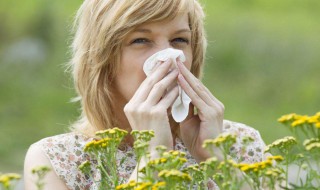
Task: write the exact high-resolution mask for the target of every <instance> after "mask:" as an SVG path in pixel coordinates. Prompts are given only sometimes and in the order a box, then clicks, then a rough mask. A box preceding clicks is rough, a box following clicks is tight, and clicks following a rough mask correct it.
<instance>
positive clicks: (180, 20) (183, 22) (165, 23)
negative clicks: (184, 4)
mask: <svg viewBox="0 0 320 190" xmlns="http://www.w3.org/2000/svg"><path fill="white" fill-rule="evenodd" d="M165 27H170V28H175V29H177V30H181V29H184V30H190V27H189V18H188V15H187V14H182V15H177V16H176V17H174V18H173V19H166V20H162V21H155V22H147V23H143V24H141V25H139V26H137V27H136V28H135V30H143V29H151V30H152V29H155V28H162V29H164V28H165Z"/></svg>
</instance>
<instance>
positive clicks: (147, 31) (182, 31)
mask: <svg viewBox="0 0 320 190" xmlns="http://www.w3.org/2000/svg"><path fill="white" fill-rule="evenodd" d="M133 32H138V33H152V31H151V30H149V29H144V28H138V29H136V30H134V31H133ZM184 32H188V33H191V30H190V29H180V30H177V31H175V32H174V34H180V33H184Z"/></svg>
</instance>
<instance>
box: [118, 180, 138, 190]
mask: <svg viewBox="0 0 320 190" xmlns="http://www.w3.org/2000/svg"><path fill="white" fill-rule="evenodd" d="M137 185H138V183H137V182H136V181H134V180H131V181H129V183H125V184H121V185H118V186H117V187H116V190H124V189H133V188H134V187H136V186H137Z"/></svg>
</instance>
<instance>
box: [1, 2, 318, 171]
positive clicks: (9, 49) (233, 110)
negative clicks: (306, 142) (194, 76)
mask: <svg viewBox="0 0 320 190" xmlns="http://www.w3.org/2000/svg"><path fill="white" fill-rule="evenodd" d="M81 2H82V1H75V0H68V1H62V0H55V1H49V0H24V1H19V2H17V1H9V0H2V1H1V2H0V24H1V25H0V171H2V172H21V171H22V168H23V159H24V155H25V153H26V151H27V148H28V147H29V145H30V144H32V143H33V142H35V141H37V140H39V139H41V138H43V137H46V136H50V135H55V134H58V133H63V132H66V131H68V126H69V125H70V123H72V122H73V121H74V120H75V119H76V118H77V116H78V115H79V105H78V104H75V103H70V99H71V98H73V97H74V96H75V93H74V90H73V87H72V80H71V78H70V76H69V75H68V74H67V73H65V63H67V62H68V60H69V58H70V54H69V53H68V52H69V48H68V47H69V45H70V43H71V38H72V36H71V34H70V30H71V27H72V21H73V16H74V15H75V13H76V10H77V8H78V7H79V5H80V4H81ZM202 2H203V5H204V7H205V11H206V13H207V19H206V29H207V34H208V40H209V47H208V52H207V65H206V67H205V75H204V83H205V84H206V85H207V86H208V88H209V89H210V90H211V91H212V92H213V94H214V95H215V96H216V97H217V98H218V99H220V100H221V101H222V102H223V103H224V104H225V107H226V110H225V117H226V118H227V119H230V120H234V121H238V122H242V123H246V124H248V125H250V126H252V127H254V128H256V129H258V130H259V131H260V133H261V135H262V137H263V138H264V140H265V141H266V143H270V142H272V141H273V140H275V139H277V138H280V137H283V136H285V135H289V134H290V133H289V132H288V130H287V129H285V128H284V127H282V126H281V125H280V124H278V123H277V121H276V120H277V118H278V117H280V116H281V115H283V114H287V113H291V112H296V113H299V114H309V115H311V114H314V113H315V112H317V111H320V85H319V83H320V75H319V71H320V35H319V34H320V11H319V10H320V1H319V0H281V1H279V0H264V1H262V0H225V1H221V0H202Z"/></svg>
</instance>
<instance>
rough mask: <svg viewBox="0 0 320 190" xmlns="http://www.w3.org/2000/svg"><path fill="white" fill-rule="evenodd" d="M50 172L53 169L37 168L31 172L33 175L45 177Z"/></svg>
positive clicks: (46, 167)
mask: <svg viewBox="0 0 320 190" xmlns="http://www.w3.org/2000/svg"><path fill="white" fill-rule="evenodd" d="M49 171H51V168H50V167H48V166H37V167H34V168H32V170H31V172H32V174H38V175H45V174H46V173H48V172H49Z"/></svg>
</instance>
